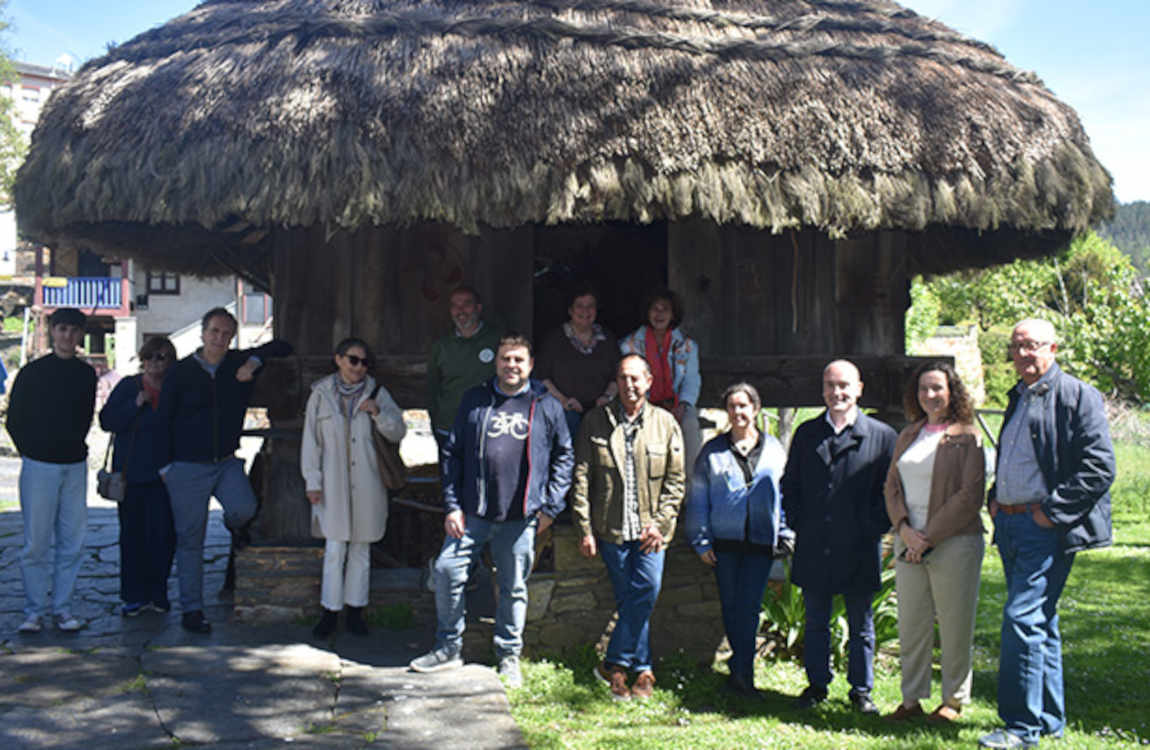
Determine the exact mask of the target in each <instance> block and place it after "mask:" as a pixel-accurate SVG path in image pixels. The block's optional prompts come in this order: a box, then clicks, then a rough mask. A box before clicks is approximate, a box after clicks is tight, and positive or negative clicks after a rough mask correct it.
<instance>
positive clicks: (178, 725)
mask: <svg viewBox="0 0 1150 750" xmlns="http://www.w3.org/2000/svg"><path fill="white" fill-rule="evenodd" d="M141 662H142V664H143V667H144V672H145V674H146V675H147V685H148V692H149V694H150V695H151V696H152V700H153V701H154V702H155V706H156V711H157V713H158V714H159V716H160V718H161V720H162V722H163V724H164V726H165V727H166V728H167V730H168V731H169V732H171V733H172V734H173V735H174V736H175V737H177V738H178V739H179V740H180V741H181V742H201V743H204V742H219V741H221V740H225V739H237V738H253V739H255V738H260V737H280V738H288V737H295V736H297V735H300V734H306V733H307V732H308V731H309V730H313V731H314V730H316V729H322V728H323V727H327V726H329V725H330V724H331V722H332V708H333V706H334V705H335V702H336V694H337V691H338V687H339V667H340V664H339V658H338V657H337V656H336V655H335V654H332V653H330V652H326V651H320V650H319V649H315V648H312V647H311V646H308V645H305V644H292V645H273V646H261V647H255V648H243V647H227V646H224V647H218V648H213V649H204V648H195V647H181V648H170V649H158V650H154V651H147V652H145V653H144V654H143V656H142V657H141Z"/></svg>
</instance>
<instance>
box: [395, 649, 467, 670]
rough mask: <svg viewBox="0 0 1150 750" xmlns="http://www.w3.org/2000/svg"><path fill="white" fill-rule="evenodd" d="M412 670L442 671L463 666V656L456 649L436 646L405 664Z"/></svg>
mask: <svg viewBox="0 0 1150 750" xmlns="http://www.w3.org/2000/svg"><path fill="white" fill-rule="evenodd" d="M407 666H408V668H409V669H411V671H413V672H423V673H428V672H444V671H446V670H448V669H458V668H459V667H462V666H463V657H462V656H460V655H459V652H458V651H448V650H447V649H446V648H436V649H432V650H431V651H428V652H427V653H426V654H424V655H423V656H420V657H418V658H415V659H412V660H411V663H410V664H408V665H407Z"/></svg>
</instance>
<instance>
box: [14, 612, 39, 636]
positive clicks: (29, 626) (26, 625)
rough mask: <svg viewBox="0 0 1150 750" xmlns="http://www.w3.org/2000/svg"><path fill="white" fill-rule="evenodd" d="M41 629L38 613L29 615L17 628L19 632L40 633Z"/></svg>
mask: <svg viewBox="0 0 1150 750" xmlns="http://www.w3.org/2000/svg"><path fill="white" fill-rule="evenodd" d="M40 629H41V625H40V618H39V617H37V616H36V615H28V619H26V620H24V622H22V623H20V627H18V628H16V632H17V633H39V632H40Z"/></svg>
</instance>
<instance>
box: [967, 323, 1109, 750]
mask: <svg viewBox="0 0 1150 750" xmlns="http://www.w3.org/2000/svg"><path fill="white" fill-rule="evenodd" d="M1057 351H1058V342H1057V340H1056V338H1055V332H1054V326H1052V325H1051V324H1050V323H1049V322H1048V321H1045V320H1036V319H1028V320H1024V321H1022V322H1021V323H1019V324H1018V325H1016V326H1015V327H1014V332H1013V334H1012V335H1011V338H1010V357H1011V359H1012V360H1013V361H1014V369H1015V370H1016V371H1017V372H1018V376H1019V378H1021V381H1020V382H1019V383H1018V384H1017V385H1016V386H1015V387H1014V388H1013V389H1011V391H1010V403H1009V404H1008V405H1007V407H1006V416H1005V417H1004V418H1003V421H1002V432H1001V434H1000V436H999V440H998V446H999V447H998V467H997V472H996V481H995V484H994V486H993V487H991V489H990V499H989V510H990V516H991V518H993V519H994V541H995V543H996V544H997V545H998V553H999V555H1000V556H1001V557H1002V569H1003V573H1004V575H1005V577H1006V604H1005V605H1004V606H1003V610H1002V650H1001V653H1000V656H999V663H998V715H999V717H1001V718H1002V720H1003V721H1004V722H1005V723H1006V726H1005V728H1002V729H996V730H995V731H993V732H991V733H990V734H988V735H986V736H984V737H983V738H982V739H980V740H979V743H978V744H979V745H980V746H982V747H987V748H1016V747H1036V746H1037V745H1038V739H1039V737H1040V736H1042V735H1046V736H1049V737H1055V738H1058V737H1061V736H1062V732H1063V730H1064V728H1065V726H1066V703H1065V700H1064V696H1065V691H1064V689H1063V684H1062V640H1061V637H1060V635H1059V631H1058V610H1057V608H1058V597H1059V596H1060V595H1061V594H1062V589H1063V586H1065V584H1066V579H1067V577H1068V576H1069V575H1070V566H1071V565H1072V564H1073V562H1074V554H1075V553H1076V552H1078V551H1079V550H1083V549H1090V548H1093V547H1104V546H1106V545H1108V544H1110V540H1111V530H1110V494H1109V489H1110V485H1111V483H1112V482H1113V481H1114V472H1115V466H1114V448H1113V446H1112V445H1111V443H1110V428H1109V426H1108V425H1107V423H1106V407H1105V405H1104V404H1103V402H1102V396H1101V394H1099V393H1098V391H1097V390H1095V389H1094V388H1092V387H1091V386H1089V385H1087V384H1085V383H1083V382H1082V381H1081V380H1078V379H1077V378H1073V377H1071V376H1070V375H1067V374H1066V373H1064V372H1062V370H1061V368H1059V367H1058V365H1057V364H1056V363H1055V361H1054V356H1055V353H1056V352H1057Z"/></svg>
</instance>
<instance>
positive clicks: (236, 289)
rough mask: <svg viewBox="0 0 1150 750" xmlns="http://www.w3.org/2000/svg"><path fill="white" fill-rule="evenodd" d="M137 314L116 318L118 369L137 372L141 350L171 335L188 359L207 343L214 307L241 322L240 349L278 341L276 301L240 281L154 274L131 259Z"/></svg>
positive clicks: (159, 272)
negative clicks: (207, 317)
mask: <svg viewBox="0 0 1150 750" xmlns="http://www.w3.org/2000/svg"><path fill="white" fill-rule="evenodd" d="M125 266H126V267H127V268H128V278H129V279H130V281H131V289H132V314H131V315H129V316H126V317H120V318H116V320H115V325H116V330H115V336H116V338H115V341H116V344H115V350H116V354H115V362H114V364H113V367H114V369H115V370H116V371H117V372H120V373H122V374H125V375H126V374H130V373H134V372H137V371H138V369H139V362H137V361H136V352H137V351H139V349H140V346H142V345H143V343H144V342H145V341H146V340H148V339H149V338H151V337H153V336H167V337H169V338H170V339H172V343H173V344H175V345H176V353H177V354H178V355H179V356H181V357H185V356H187V355H189V354H191V353H192V352H194V351H195V350H196V349H197V348H198V347H199V346H200V344H201V343H202V342H201V340H200V330H201V326H200V318H201V317H202V316H203V314H204V313H206V312H207V311H208V310H211V309H212V308H213V307H223V308H226V309H227V310H228V311H229V312H230V313H231V314H232V315H235V316H236V319H237V320H238V321H239V323H240V327H239V332H238V333H237V335H236V340H235V343H234V345H235V346H236V347H238V348H241V349H246V348H248V347H252V346H257V345H259V344H262V343H264V342H266V341H269V340H271V337H272V300H271V297H270V296H268V295H267V294H265V293H263V292H261V291H258V290H254V289H253V288H252V287H251V285H250V284H247V283H245V282H244V281H243V280H241V279H238V278H235V277H224V278H197V277H195V276H188V275H184V274H179V273H173V272H171V271H152V270H150V269H149V268H147V267H146V266H145V265H143V264H142V263H140V262H139V261H127V262H125V263H123V264H121V268H124V267H125Z"/></svg>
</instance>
